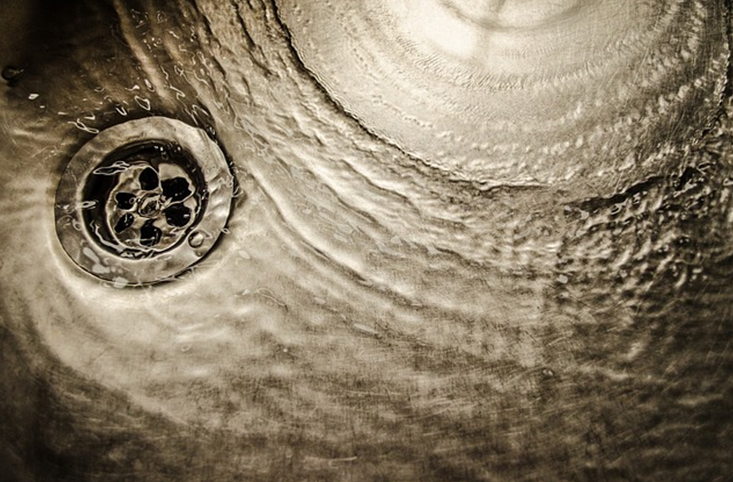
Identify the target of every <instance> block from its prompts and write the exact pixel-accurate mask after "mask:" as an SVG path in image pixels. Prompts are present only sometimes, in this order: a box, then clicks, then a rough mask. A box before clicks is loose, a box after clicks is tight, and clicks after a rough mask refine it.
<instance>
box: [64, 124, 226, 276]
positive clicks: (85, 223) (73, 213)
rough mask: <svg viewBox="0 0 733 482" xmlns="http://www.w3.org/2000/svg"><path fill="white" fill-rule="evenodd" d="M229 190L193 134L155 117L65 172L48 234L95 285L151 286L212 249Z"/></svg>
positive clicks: (119, 130) (216, 161)
mask: <svg viewBox="0 0 733 482" xmlns="http://www.w3.org/2000/svg"><path fill="white" fill-rule="evenodd" d="M233 186H234V178H233V177H232V175H231V173H230V172H229V169H228V166H227V164H226V161H225V158H224V155H223V154H222V153H221V151H220V150H219V148H218V146H217V145H216V144H215V143H214V142H213V141H211V140H210V139H209V138H208V137H207V136H206V134H205V133H204V132H203V131H202V130H200V129H196V128H194V127H191V126H188V125H186V124H184V123H182V122H180V121H175V120H172V119H166V118H162V117H152V118H147V119H139V120H135V121H130V122H127V123H125V124H120V125H117V126H114V127H112V128H110V129H107V130H105V131H103V132H101V133H100V134H99V135H97V136H96V137H95V138H94V139H92V140H91V141H90V142H89V143H87V144H86V145H84V146H83V147H82V149H81V150H80V151H79V152H78V153H77V154H76V155H75V156H74V158H73V159H72V160H71V162H70V163H69V165H68V166H67V169H66V171H65V172H64V175H63V176H62V179H61V182H60V183H59V188H58V191H57V195H56V202H57V204H56V226H57V233H58V234H59V239H60V240H61V244H62V245H63V247H64V249H65V250H66V252H67V253H68V254H69V256H71V258H72V259H74V261H75V262H76V263H77V264H78V265H79V266H81V267H82V268H83V269H85V270H86V271H89V272H90V273H93V274H95V275H96V276H98V277H100V278H103V279H108V280H113V279H114V280H118V278H124V279H125V280H127V281H129V282H132V283H135V284H141V283H151V282H155V281H160V280H162V279H166V278H168V277H170V276H173V275H175V274H177V273H179V272H180V271H182V270H184V269H186V268H187V267H188V266H190V265H191V264H193V263H195V262H196V261H197V260H198V259H200V258H201V257H202V256H204V255H205V254H206V252H208V250H209V249H211V247H212V246H213V245H214V243H215V241H216V239H217V238H218V236H219V234H220V232H221V230H222V229H223V228H224V225H225V223H226V220H227V218H228V215H229V209H230V204H231V199H232V195H233Z"/></svg>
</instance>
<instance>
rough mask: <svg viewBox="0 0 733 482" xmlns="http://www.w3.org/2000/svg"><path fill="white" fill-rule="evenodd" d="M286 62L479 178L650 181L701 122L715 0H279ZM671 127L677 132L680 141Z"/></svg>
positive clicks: (712, 105)
mask: <svg viewBox="0 0 733 482" xmlns="http://www.w3.org/2000/svg"><path fill="white" fill-rule="evenodd" d="M278 6H279V14H280V16H281V18H282V20H283V21H284V23H285V24H286V26H287V28H288V29H289V31H290V34H291V37H292V41H293V44H294V47H295V49H296V51H297V52H298V55H299V56H300V58H301V60H302V61H303V63H304V64H305V66H306V67H307V68H308V69H309V70H310V71H311V72H312V73H313V75H314V76H315V77H316V79H317V80H318V81H319V82H320V83H321V85H322V86H323V87H324V88H325V89H326V90H327V91H328V93H329V94H330V95H331V97H332V98H333V99H334V100H335V101H337V102H338V103H339V104H340V105H341V106H343V108H344V109H345V110H346V111H347V112H349V113H350V114H352V115H353V116H354V117H356V118H357V119H358V120H359V121H361V123H362V124H363V125H364V126H365V127H366V128H367V129H368V130H369V131H371V132H373V133H376V134H377V135H379V136H380V137H382V138H383V139H386V140H388V141H390V142H391V143H393V144H395V145H397V146H398V147H400V148H401V149H403V150H404V151H406V152H407V153H409V154H412V155H413V156H416V157H418V158H419V159H421V160H423V161H424V162H426V163H427V164H429V165H430V166H433V167H435V168H439V169H441V170H443V171H446V172H447V173H448V174H449V175H450V176H451V177H452V178H453V179H461V180H470V181H474V182H478V183H481V184H485V185H489V186H492V185H497V184H528V183H531V184H537V183H539V184H557V183H562V182H564V181H568V180H577V181H578V182H580V183H581V184H589V185H590V186H592V187H594V189H595V191H596V192H598V191H606V190H607V189H608V188H607V186H608V180H609V179H613V178H614V177H615V176H616V175H618V174H619V173H620V172H623V171H628V170H633V171H634V173H635V174H634V175H633V176H632V177H633V178H634V180H637V179H640V178H643V177H644V176H648V175H650V174H657V173H658V172H659V171H660V169H661V164H662V163H661V162H660V161H659V160H658V159H657V158H656V157H655V156H654V154H656V153H657V152H658V151H659V150H660V149H661V148H662V147H663V146H666V144H667V143H668V139H670V138H671V137H673V136H674V137H677V138H679V137H683V138H687V137H689V136H690V135H693V134H695V133H697V132H699V131H700V130H701V129H703V128H705V127H706V126H707V124H708V122H709V120H710V118H711V115H712V114H713V113H714V112H715V110H716V109H717V108H718V106H719V101H720V98H721V92H722V86H723V83H724V78H725V70H726V64H727V61H726V59H727V45H726V44H725V42H721V39H723V38H724V37H725V31H726V30H725V20H724V17H725V15H724V13H725V11H724V5H723V2H720V1H713V2H699V1H691V0H663V1H649V0H647V1H632V0H624V1H603V0H592V1H578V0H556V1H552V2H539V1H527V0H521V1H517V0H515V1H496V0H483V1H479V2H471V1H468V0H380V1H369V2H367V1H360V0H353V1H348V2H305V3H303V2H297V1H295V0H279V1H278ZM678 134H679V135H678Z"/></svg>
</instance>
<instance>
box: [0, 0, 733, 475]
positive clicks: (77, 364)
mask: <svg viewBox="0 0 733 482" xmlns="http://www.w3.org/2000/svg"><path fill="white" fill-rule="evenodd" d="M89 3H90V4H88V5H82V4H78V5H77V6H74V7H64V8H61V7H51V10H50V11H49V12H48V13H47V18H46V17H42V18H39V19H38V26H37V27H35V30H34V31H35V34H34V35H35V36H32V37H31V38H28V39H18V43H19V44H20V45H22V46H23V48H22V49H21V48H19V50H18V51H17V59H18V60H14V62H19V64H18V65H19V67H20V68H22V69H23V73H22V77H19V78H18V80H17V81H14V82H13V85H12V86H8V87H3V100H2V108H1V109H0V125H2V132H3V142H2V144H1V145H0V153H1V155H0V159H1V160H2V162H3V169H2V172H0V183H1V185H2V193H3V194H2V201H1V204H0V207H1V208H2V211H0V246H1V248H0V250H1V252H2V256H1V257H0V273H1V276H0V283H1V284H0V294H1V296H2V298H0V299H1V302H0V310H1V311H0V316H2V323H0V326H1V327H2V337H0V340H1V343H2V349H1V350H0V352H2V358H3V362H2V363H1V364H0V370H1V371H2V375H0V382H1V383H2V386H1V387H0V393H2V394H3V395H2V396H0V410H1V411H2V413H3V418H4V420H6V421H5V422H3V425H2V435H3V450H2V452H0V453H1V454H2V457H3V459H4V460H6V461H7V462H6V466H7V467H11V471H12V472H11V473H14V475H13V476H11V477H12V478H15V479H18V480H49V479H50V480H104V481H107V480H140V479H143V480H202V479H203V480H241V478H243V477H244V478H247V479H248V480H249V479H252V480H380V479H381V480H593V481H595V480H638V479H640V480H724V478H725V476H726V474H728V473H730V468H729V461H728V459H729V447H730V446H731V442H733V440H732V432H731V427H733V421H732V420H731V416H730V413H733V412H732V411H731V408H733V407H732V406H731V402H730V400H733V398H731V389H732V387H733V386H732V385H731V382H730V373H731V363H732V362H733V355H731V351H730V340H731V310H730V306H731V294H732V293H731V288H730V286H729V280H730V276H731V269H733V264H732V263H731V254H732V251H733V249H732V248H733V246H731V243H730V235H731V222H733V215H731V212H733V211H731V202H732V201H733V198H732V197H731V188H730V186H731V179H733V177H732V174H731V167H730V132H731V130H730V121H729V120H728V118H727V117H726V116H725V115H722V116H721V118H720V121H719V122H718V124H716V125H715V126H714V127H713V128H712V129H711V130H710V132H709V133H708V134H707V135H706V136H705V137H704V138H701V139H700V140H699V142H688V139H687V138H684V137H682V138H681V139H682V141H684V142H680V145H679V146H677V147H675V148H669V150H668V151H667V152H664V153H662V155H661V157H660V158H661V159H663V160H664V163H660V162H657V163H655V166H658V165H662V166H663V167H662V168H659V169H656V170H655V173H654V174H653V175H649V176H644V178H643V179H638V180H637V179H635V180H634V181H633V182H627V181H628V180H626V181H624V180H623V179H616V178H613V179H612V180H613V182H614V183H616V184H614V190H613V191H614V193H613V195H606V194H603V195H597V194H593V193H592V192H590V193H589V191H588V190H587V188H585V189H580V190H579V189H575V187H577V186H572V185H570V186H569V187H567V188H566V187H561V188H556V187H555V186H553V185H552V184H547V183H521V186H514V187H498V188H495V189H486V186H485V185H482V184H480V183H472V182H468V181H456V180H455V179H451V176H450V175H449V174H445V173H442V172H440V171H438V170H435V169H434V168H431V167H428V166H427V165H426V164H424V163H422V162H420V161H419V160H417V159H415V158H413V157H410V156H408V155H406V154H404V153H403V152H402V151H401V150H400V149H398V148H397V147H395V146H393V145H391V144H388V143H385V142H383V141H381V140H380V139H378V138H377V137H374V136H372V135H370V134H369V133H367V132H366V131H365V130H364V129H363V128H362V127H361V125H360V124H359V123H358V122H357V121H356V120H354V119H353V118H352V117H350V116H347V115H344V113H343V111H342V110H341V108H340V107H339V106H338V105H337V104H336V103H334V102H333V101H332V100H331V99H330V97H329V96H328V95H327V94H326V92H325V91H324V89H323V88H321V87H320V86H319V85H318V84H317V83H316V82H314V80H313V78H312V77H311V76H310V75H309V73H308V72H307V71H306V70H305V69H304V68H303V66H302V65H301V63H300V61H299V60H298V59H297V58H296V56H295V55H294V52H293V50H292V46H291V45H290V43H289V42H288V37H287V35H286V34H285V32H284V30H283V26H282V24H281V22H280V21H279V19H278V17H277V15H276V10H275V8H274V6H273V5H272V4H270V3H267V2H265V3H257V2H251V3H247V4H244V3H242V4H240V3H235V2H233V3H231V4H227V5H223V4H216V5H214V4H209V3H208V2H199V3H198V4H196V7H195V8H194V7H193V6H190V5H187V4H184V3H180V4H175V5H174V4H171V3H165V4H164V3H163V2H160V3H158V2H154V1H150V2H147V1H146V2H128V3H126V2H121V1H118V2H113V3H112V4H111V5H98V4H96V3H94V4H92V2H89ZM212 3H213V2H212ZM721 42H722V39H721ZM151 115H163V116H167V117H171V118H175V119H180V120H182V121H184V122H186V123H188V124H191V125H194V126H198V127H201V128H203V129H205V130H206V131H207V132H209V133H210V134H211V135H212V136H214V137H215V138H216V139H217V141H218V142H219V143H220V146H221V147H222V149H223V150H224V151H225V153H226V155H227V156H228V158H229V159H230V160H231V162H232V165H233V170H234V172H235V174H236V176H237V179H238V182H239V188H238V196H237V197H236V198H235V202H234V205H233V209H232V214H231V216H230V220H229V224H228V227H227V229H226V230H225V232H224V233H223V235H222V238H221V240H220V242H219V243H218V245H217V247H216V248H215V249H214V250H212V251H211V253H210V254H209V255H208V256H207V257H206V258H205V259H204V260H203V261H202V262H201V263H199V264H197V265H196V266H195V268H194V269H192V270H191V271H190V272H188V273H186V274H184V275H182V276H180V277H178V278H176V279H175V280H174V281H171V282H167V283H163V284H159V285H154V286H148V287H144V288H131V287H129V286H126V283H125V282H124V281H120V280H117V281H109V282H103V281H100V280H98V279H96V278H94V277H92V276H89V275H88V274H86V273H84V272H83V271H81V270H80V269H79V268H77V267H76V266H75V265H74V263H73V262H72V261H71V260H70V259H69V258H68V257H67V256H66V254H65V253H64V251H63V249H62V248H61V246H60V244H59V242H58V241H57V237H56V233H55V223H54V218H53V212H54V196H55V189H56V186H57V184H58V182H59V179H60V176H61V173H62V171H63V169H64V167H65V165H66V163H67V162H68V161H69V159H70V158H71V157H72V156H73V155H74V153H75V152H76V151H77V150H78V149H79V148H80V147H81V146H82V145H83V144H84V143H85V142H86V141H88V140H89V139H91V138H92V137H93V136H94V135H95V134H96V133H98V132H100V131H102V130H104V129H105V128H106V127H109V126H112V125H115V124H118V123H121V122H124V121H127V120H130V119H136V118H143V117H147V116H151ZM680 135H682V134H681V133H680ZM611 183H612V181H611V180H609V184H611Z"/></svg>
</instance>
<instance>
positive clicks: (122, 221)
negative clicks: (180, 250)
mask: <svg viewBox="0 0 733 482" xmlns="http://www.w3.org/2000/svg"><path fill="white" fill-rule="evenodd" d="M207 199H208V192H207V190H206V182H205V180H204V176H203V173H202V172H201V169H200V168H199V166H198V164H197V163H196V161H195V159H194V158H193V155H192V154H191V153H190V152H187V151H186V150H184V149H183V148H182V147H181V146H180V145H178V144H173V143H170V142H164V141H161V140H150V141H146V142H142V143H136V144H132V145H129V146H124V147H122V148H120V149H118V150H116V151H115V152H114V153H112V154H111V155H110V156H108V157H107V158H106V159H105V160H104V161H103V162H102V164H101V165H100V166H99V167H98V168H97V169H95V170H94V171H93V172H92V173H91V175H90V176H89V178H88V180H87V182H86V185H85V187H84V191H83V203H84V204H85V205H86V206H89V208H88V209H86V210H84V212H83V219H84V223H85V224H86V225H87V226H90V227H92V232H94V233H95V234H96V235H98V236H99V237H100V238H101V241H102V244H103V246H104V247H105V248H106V249H108V250H110V251H112V252H114V253H116V254H119V255H120V256H123V257H128V258H141V257H145V256H152V255H155V254H157V253H161V252H165V251H166V250H168V249H170V248H172V247H174V246H176V245H177V244H178V243H180V242H182V240H184V239H185V238H186V236H187V235H188V234H189V232H190V231H191V228H192V227H193V226H194V225H195V224H196V223H197V222H198V221H199V218H200V216H201V215H202V213H204V212H205V211H206V203H207Z"/></svg>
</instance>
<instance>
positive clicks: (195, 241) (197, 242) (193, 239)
mask: <svg viewBox="0 0 733 482" xmlns="http://www.w3.org/2000/svg"><path fill="white" fill-rule="evenodd" d="M202 244H204V235H203V234H202V233H201V232H200V231H196V232H194V233H191V236H189V237H188V245H189V246H191V247H192V248H198V247H200V246H201V245H202Z"/></svg>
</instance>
